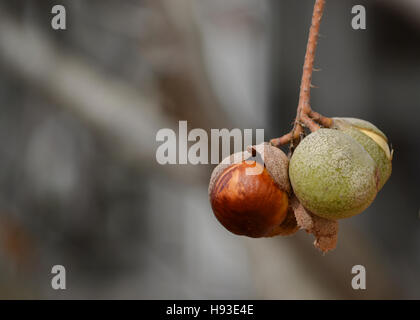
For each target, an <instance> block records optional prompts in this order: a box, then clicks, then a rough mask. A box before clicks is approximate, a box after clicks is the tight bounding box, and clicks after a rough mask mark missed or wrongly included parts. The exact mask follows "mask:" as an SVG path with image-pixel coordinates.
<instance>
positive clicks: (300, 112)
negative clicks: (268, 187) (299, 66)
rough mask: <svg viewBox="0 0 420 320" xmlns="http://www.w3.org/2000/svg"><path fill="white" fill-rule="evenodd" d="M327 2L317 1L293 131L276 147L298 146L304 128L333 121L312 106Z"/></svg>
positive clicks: (313, 128)
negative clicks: (319, 40)
mask: <svg viewBox="0 0 420 320" xmlns="http://www.w3.org/2000/svg"><path fill="white" fill-rule="evenodd" d="M324 7H325V0H316V2H315V6H314V11H313V15H312V24H311V28H310V31H309V39H308V45H307V47H306V54H305V62H304V65H303V74H302V81H301V85H300V94H299V104H298V107H297V112H296V118H295V122H294V125H293V129H292V131H291V132H289V133H288V134H285V135H284V136H282V137H280V138H276V139H273V140H271V144H273V145H274V146H281V145H285V144H287V143H291V147H292V148H293V147H294V146H296V145H297V144H298V143H299V142H300V140H301V137H302V136H303V135H304V132H305V131H304V127H306V128H308V129H309V130H311V131H312V132H313V131H316V130H318V129H319V128H320V125H322V126H324V127H330V126H331V124H332V120H331V119H330V118H327V117H324V116H322V115H320V114H319V113H317V112H314V111H312V109H311V106H310V99H311V88H312V87H313V85H312V73H313V71H314V61H315V53H316V48H317V45H318V37H319V28H320V26H321V20H322V14H323V12H324Z"/></svg>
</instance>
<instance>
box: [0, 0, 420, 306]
mask: <svg viewBox="0 0 420 320" xmlns="http://www.w3.org/2000/svg"><path fill="white" fill-rule="evenodd" d="M313 3H314V1H312V0H304V1H303V0H301V1H294V0H259V1H255V0H254V1H252V0H228V1H226V0H223V1H222V0H149V1H146V0H119V1H117V0H112V1H111V0H72V1H70V0H68V1H65V0H61V1H58V2H57V1H47V0H45V1H36V0H26V1H25V0H13V1H11V0H0V168H1V169H0V297H1V298H54V299H61V298H70V299H72V298H80V299H83V298H88V299H91V298H104V299H109V298H117V299H122V298H132V299H153V298H154V299H228V298H232V299H246V298H254V299H295V298H299V299H343V298H347V299H390V298H397V299H405V298H411V299H418V298H420V271H419V270H420V218H419V214H420V212H419V209H420V203H419V199H418V198H417V197H418V196H419V177H420V174H419V165H418V164H419V163H420V152H419V148H420V143H419V140H418V139H419V137H420V126H419V125H418V121H419V120H420V111H419V110H420V109H419V107H420V106H419V103H420V88H419V84H420V22H419V21H420V19H419V18H420V4H419V2H418V1H416V0H382V1H379V0H378V1H363V0H358V1H350V0H341V1H327V6H326V11H325V15H324V20H323V23H322V27H321V33H322V37H321V38H320V41H319V50H318V53H317V58H316V62H315V64H316V66H317V67H319V68H322V71H321V72H317V73H315V74H314V79H313V82H314V84H315V85H316V86H318V88H316V89H313V93H312V106H313V108H314V109H315V110H316V111H318V112H321V113H323V114H324V115H327V116H352V117H358V118H363V119H366V120H369V121H372V122H373V123H375V124H376V125H377V126H378V127H379V128H381V129H382V130H383V131H384V132H386V134H387V135H388V137H389V138H390V141H391V142H392V145H393V147H394V149H395V153H394V162H393V164H394V168H393V175H392V177H391V179H390V181H389V182H388V183H387V185H386V186H385V188H384V189H383V190H382V191H381V193H380V194H379V195H378V196H377V199H376V201H375V202H374V204H373V205H372V206H371V207H370V208H369V209H368V210H366V212H365V213H363V214H361V215H359V216H356V217H354V218H351V219H348V220H344V221H340V233H339V243H338V247H337V249H336V250H335V251H334V252H332V253H329V254H327V255H326V256H323V255H322V254H320V253H319V252H317V251H316V250H315V249H314V248H313V246H312V242H313V238H312V236H310V235H308V234H306V233H305V232H303V231H301V232H299V233H298V234H296V235H294V236H292V237H287V238H281V237H277V238H273V239H258V240H255V239H247V238H244V237H237V236H234V235H232V234H230V233H228V232H227V231H226V230H225V229H223V227H222V226H221V225H219V224H218V222H217V221H216V219H215V218H214V216H213V214H212V211H211V208H210V206H209V202H208V199H207V183H208V179H209V177H210V173H211V170H212V166H211V165H199V166H192V165H172V166H160V165H158V164H157V162H156V159H155V152H156V148H157V147H158V145H159V143H158V142H156V139H155V136H156V133H157V131H158V130H159V129H161V128H173V129H174V130H175V131H176V132H177V128H178V121H180V120H187V121H188V126H189V129H193V128H203V129H205V130H209V129H210V128H216V129H218V128H225V127H226V128H241V129H246V128H264V129H265V136H266V139H267V140H268V139H270V138H273V137H278V136H280V135H282V134H283V133H285V132H287V131H288V130H290V127H291V123H292V120H293V118H294V116H295V113H296V106H297V99H298V90H299V82H300V77H301V71H302V64H303V57H304V53H305V48H306V41H307V35H308V30H309V25H310V19H311V14H312V8H313ZM55 4H62V5H64V6H65V8H66V9H67V30H65V31H55V30H53V29H52V28H51V19H52V17H53V15H52V14H51V8H52V7H53V5H55ZM357 4H362V5H365V6H366V9H367V30H364V31H355V30H353V29H352V28H351V19H352V17H353V15H352V14H351V8H352V7H353V6H354V5H357ZM56 264H62V265H64V266H65V267H66V270H67V289H66V290H65V291H55V290H52V289H51V285H50V281H51V278H52V275H51V267H52V266H53V265H56ZM357 264H362V265H364V266H365V267H366V269H367V290H365V291H355V290H353V289H352V288H351V279H352V276H353V275H352V274H351V268H352V266H354V265H357Z"/></svg>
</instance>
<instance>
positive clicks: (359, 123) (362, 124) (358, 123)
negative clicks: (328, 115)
mask: <svg viewBox="0 0 420 320" xmlns="http://www.w3.org/2000/svg"><path fill="white" fill-rule="evenodd" d="M333 120H343V121H345V122H347V123H349V124H350V125H352V126H354V127H357V128H360V129H366V130H370V131H373V132H375V133H377V134H379V135H380V136H382V138H384V139H385V141H386V142H388V138H387V137H386V135H385V133H383V132H382V131H381V130H379V129H378V127H377V126H375V125H374V124H372V123H370V122H369V121H366V120H362V119H357V118H346V117H344V118H333Z"/></svg>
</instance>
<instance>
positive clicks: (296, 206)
mask: <svg viewBox="0 0 420 320" xmlns="http://www.w3.org/2000/svg"><path fill="white" fill-rule="evenodd" d="M291 207H292V208H293V211H294V214H295V217H296V222H297V224H298V226H299V227H300V228H301V229H305V230H306V231H307V232H308V233H312V234H313V235H314V236H315V241H314V246H315V247H316V248H318V249H319V250H321V251H322V252H323V253H326V252H328V251H331V250H334V249H335V248H336V246H337V239H338V222H337V221H336V220H328V219H325V218H321V217H318V216H316V215H314V214H313V213H311V212H310V211H308V210H306V209H305V207H304V206H303V205H302V204H301V203H300V202H299V200H298V199H297V198H296V196H293V197H292V199H291Z"/></svg>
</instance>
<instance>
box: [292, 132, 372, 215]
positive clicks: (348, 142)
mask: <svg viewBox="0 0 420 320" xmlns="http://www.w3.org/2000/svg"><path fill="white" fill-rule="evenodd" d="M375 170H376V165H375V162H374V160H373V159H372V158H371V156H370V155H369V154H368V153H367V152H366V151H365V149H364V148H363V147H362V146H361V145H360V144H359V143H358V142H357V141H355V140H354V139H353V138H351V137H350V136H349V135H347V134H345V133H343V132H341V131H339V130H335V129H319V130H317V131H316V132H314V133H311V134H310V135H308V136H307V137H306V138H305V139H303V140H302V142H301V143H300V144H299V145H298V147H297V148H296V150H295V151H294V153H293V156H292V158H291V159H290V167H289V176H290V181H291V183H292V187H293V191H294V193H295V194H296V196H297V198H298V199H299V201H300V202H301V203H302V205H303V206H304V207H305V208H307V209H308V210H310V211H311V212H313V213H314V214H316V215H318V216H320V217H323V218H326V219H333V220H336V219H342V218H348V217H351V216H354V215H356V214H359V213H361V212H362V211H363V210H365V209H366V208H367V207H368V206H369V205H370V204H371V203H372V201H373V199H374V198H375V196H376V193H377V189H376V179H375Z"/></svg>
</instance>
